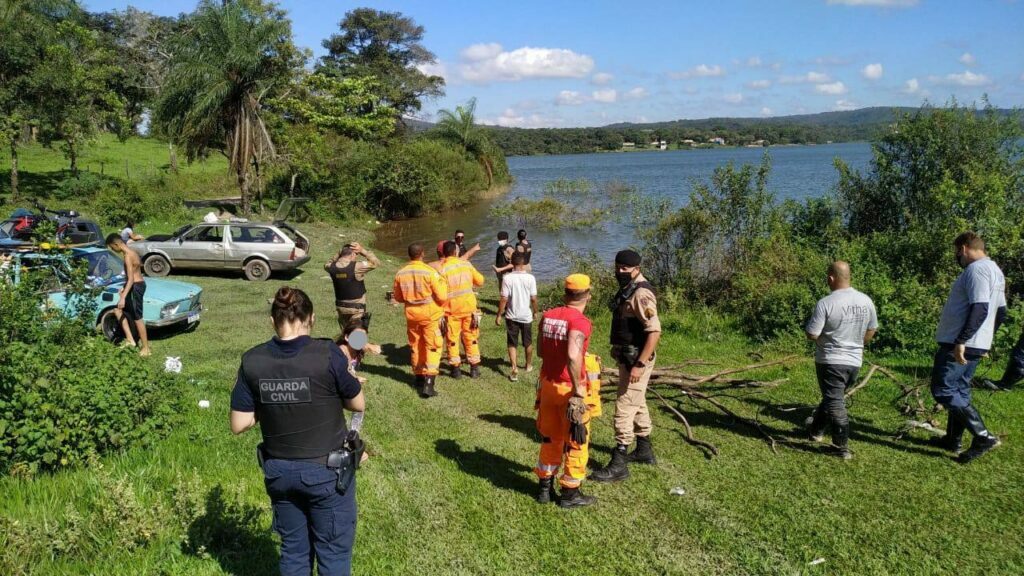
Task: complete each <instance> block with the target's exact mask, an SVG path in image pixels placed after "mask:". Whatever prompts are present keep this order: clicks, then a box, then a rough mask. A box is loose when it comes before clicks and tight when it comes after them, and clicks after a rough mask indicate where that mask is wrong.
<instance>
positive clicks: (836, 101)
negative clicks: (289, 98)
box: [85, 0, 1024, 127]
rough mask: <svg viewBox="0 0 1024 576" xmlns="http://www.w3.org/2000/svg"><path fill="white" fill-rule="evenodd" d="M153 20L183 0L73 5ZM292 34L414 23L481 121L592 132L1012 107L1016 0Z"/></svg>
mask: <svg viewBox="0 0 1024 576" xmlns="http://www.w3.org/2000/svg"><path fill="white" fill-rule="evenodd" d="M85 5H86V7H87V8H89V9H90V10H96V11H98V10H111V9H118V10H121V9H124V8H126V7H127V6H129V5H132V6H135V7H136V8H139V9H141V10H148V11H151V12H155V13H158V14H164V15H174V14H177V13H180V12H188V11H191V10H192V9H193V8H194V7H195V2H194V1H193V0H160V1H152V0H130V1H117V0H86V2H85ZM280 5H281V6H282V7H283V8H285V9H286V10H288V12H289V13H290V15H291V18H292V23H293V31H294V34H295V38H296V41H297V42H298V43H299V44H300V45H302V46H305V47H308V48H310V49H312V50H313V53H314V55H316V56H319V55H321V54H322V53H323V48H322V47H321V45H320V43H321V41H322V40H323V39H324V38H326V37H328V36H329V35H331V34H332V33H334V32H336V31H337V24H338V22H339V21H340V20H341V18H342V17H343V16H344V13H345V12H346V11H348V10H351V9H352V8H356V7H359V6H371V7H373V8H377V9H381V10H388V11H399V12H402V13H403V14H405V15H407V16H411V17H412V18H413V19H415V20H416V21H417V22H418V23H420V24H421V25H423V26H424V27H425V28H426V36H425V39H424V44H425V45H426V47H427V48H428V49H429V50H431V51H433V52H434V54H435V55H436V56H437V58H438V61H437V63H436V64H435V65H434V66H432V67H431V70H432V71H433V72H434V73H439V74H441V75H442V76H444V77H445V79H446V81H447V87H446V95H445V96H444V97H442V98H439V99H437V100H434V101H428V102H426V103H425V105H424V109H423V113H422V116H423V117H424V118H425V119H427V120H429V119H431V118H432V117H433V114H434V112H435V111H436V110H437V109H438V108H452V107H454V106H455V105H457V104H459V103H462V102H465V101H466V100H467V99H468V98H470V97H476V98H477V100H478V106H477V115H478V116H479V117H480V118H481V119H482V120H483V121H485V122H486V123H490V124H500V125H505V126H524V127H538V126H600V125H604V124H610V123H613V122H622V121H631V122H645V121H659V120H673V119H678V118H707V117H710V116H781V115H786V114H801V113H813V112H824V111H829V110H845V109H854V108H861V107H865V106H890V105H901V106H904V105H905V106H916V105H919V104H920V103H921V102H922V101H923V100H924V99H926V98H927V99H929V100H931V101H932V102H935V103H943V102H946V101H947V100H949V98H950V97H956V98H957V99H959V100H960V101H962V102H968V103H969V102H974V101H977V100H979V99H980V97H981V96H982V95H983V94H988V95H989V98H990V99H991V101H992V103H993V104H995V105H997V106H1001V107H1016V106H1022V105H1024V0H970V1H968V0H963V1H954V0H772V1H770V2H768V1H764V0H759V1H755V0H748V1H740V0H736V1H726V0H719V1H715V2H679V1H664V2H654V1H648V2H638V1H633V2H628V1H627V2H623V1H621V0H620V1H616V2H608V1H590V2H581V1H579V2H578V1H561V2H560V1H552V0H548V1H534V0H525V1H519V2H508V1H504V2H490V1H485V0H477V1H468V0H466V1H457V0H443V1H435V0H431V1H429V2H426V1H413V0H406V1H387V2H345V1H306V2H300V1H297V0H287V1H283V2H280Z"/></svg>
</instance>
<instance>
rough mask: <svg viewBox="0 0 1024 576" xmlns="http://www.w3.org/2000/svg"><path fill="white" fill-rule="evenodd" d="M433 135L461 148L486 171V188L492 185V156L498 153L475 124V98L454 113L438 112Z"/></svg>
mask: <svg viewBox="0 0 1024 576" xmlns="http://www.w3.org/2000/svg"><path fill="white" fill-rule="evenodd" d="M434 134H435V135H436V136H438V137H439V138H442V139H444V140H448V141H449V142H452V143H454V144H455V145H456V146H460V147H462V151H463V152H465V153H466V154H469V155H470V156H472V157H473V158H474V159H476V161H477V162H479V163H480V164H482V165H483V167H484V170H486V171H487V186H488V187H490V186H491V185H492V184H494V155H495V154H498V153H499V152H497V151H496V150H495V147H494V145H493V144H492V143H491V141H490V139H489V138H488V137H487V134H486V133H485V132H484V131H483V130H482V129H481V128H480V127H479V126H478V125H477V123H476V98H470V99H469V101H468V102H466V105H465V106H456V107H455V110H454V111H451V110H444V109H442V110H438V112H437V124H436V125H435V127H434Z"/></svg>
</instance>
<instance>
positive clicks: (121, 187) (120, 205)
mask: <svg viewBox="0 0 1024 576" xmlns="http://www.w3.org/2000/svg"><path fill="white" fill-rule="evenodd" d="M93 210H94V211H95V212H96V214H98V215H99V218H100V219H101V220H102V221H103V223H104V224H107V225H109V226H124V224H125V222H139V221H141V220H142V219H143V217H144V216H145V214H146V212H145V199H144V198H143V195H142V192H141V191H140V189H139V187H138V185H136V184H134V183H132V182H120V183H119V184H118V185H117V186H111V187H107V188H104V189H103V191H102V192H100V194H99V195H98V196H97V197H96V201H95V202H94V203H93Z"/></svg>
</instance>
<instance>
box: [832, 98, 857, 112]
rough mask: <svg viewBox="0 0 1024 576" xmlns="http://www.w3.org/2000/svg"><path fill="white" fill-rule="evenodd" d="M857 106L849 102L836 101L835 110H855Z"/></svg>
mask: <svg viewBox="0 0 1024 576" xmlns="http://www.w3.org/2000/svg"><path fill="white" fill-rule="evenodd" d="M856 108H857V105H856V104H855V103H853V102H850V101H849V100H842V99H840V100H836V105H835V107H834V108H833V110H840V111H842V110H855V109H856Z"/></svg>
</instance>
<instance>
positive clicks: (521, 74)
mask: <svg viewBox="0 0 1024 576" xmlns="http://www.w3.org/2000/svg"><path fill="white" fill-rule="evenodd" d="M461 56H462V63H461V64H460V65H459V73H460V74H461V76H462V78H463V79H464V80H466V81H468V82H476V83H480V84H485V83H488V82H513V81H516V80H523V79H526V78H582V77H584V76H586V75H587V74H590V71H591V70H593V68H594V59H593V58H591V57H590V56H587V55H586V54H577V53H576V52H573V51H572V50H567V49H564V48H531V47H529V46H527V47H523V48H516V49H515V50H512V51H511V52H508V51H505V50H504V49H503V48H502V47H501V45H500V44H495V43H491V44H474V45H472V46H469V47H467V48H466V49H465V50H463V51H462V53H461Z"/></svg>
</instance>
